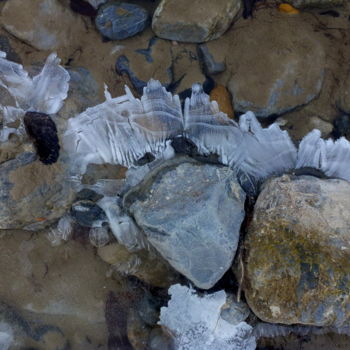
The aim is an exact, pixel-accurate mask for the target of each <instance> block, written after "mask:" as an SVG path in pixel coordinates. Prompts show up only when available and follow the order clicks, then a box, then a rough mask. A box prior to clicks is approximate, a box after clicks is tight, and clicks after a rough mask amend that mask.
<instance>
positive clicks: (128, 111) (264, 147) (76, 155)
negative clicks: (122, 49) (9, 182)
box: [64, 80, 350, 183]
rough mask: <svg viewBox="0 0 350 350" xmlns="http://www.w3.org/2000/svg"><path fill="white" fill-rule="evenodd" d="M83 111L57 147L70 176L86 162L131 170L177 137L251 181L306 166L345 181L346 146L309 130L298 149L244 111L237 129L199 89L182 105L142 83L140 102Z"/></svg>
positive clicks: (126, 99) (348, 171)
mask: <svg viewBox="0 0 350 350" xmlns="http://www.w3.org/2000/svg"><path fill="white" fill-rule="evenodd" d="M105 95H106V101H105V102H103V103H102V104H100V105H97V106H95V107H92V108H88V109H87V110H86V111H85V112H83V113H81V114H80V115H78V116H76V117H75V118H72V119H70V120H69V123H68V129H67V131H66V133H65V135H64V145H65V148H66V149H67V151H68V152H69V153H70V154H71V155H72V158H73V159H74V160H73V161H74V164H75V171H76V172H78V173H80V174H83V173H84V172H85V171H86V167H87V165H88V164H89V163H96V164H103V163H111V164H122V165H124V166H127V167H133V166H136V163H137V161H138V160H139V159H140V158H142V157H143V156H144V155H145V154H146V153H151V154H152V155H153V156H154V157H155V158H162V157H164V153H165V152H166V151H168V150H169V144H170V143H169V140H171V139H174V138H176V137H180V136H182V137H185V138H187V139H188V140H190V141H191V142H192V143H194V144H195V145H196V147H197V151H198V153H199V154H200V155H209V154H217V155H218V156H219V160H220V162H221V163H223V164H225V165H228V166H230V167H232V168H234V169H236V170H237V174H238V175H239V176H240V177H242V176H243V177H244V178H246V179H249V181H251V182H252V183H256V182H258V181H260V180H264V179H265V178H267V177H269V176H272V175H281V174H283V173H285V172H286V171H288V170H292V169H294V168H300V167H314V168H316V169H320V170H322V171H323V172H324V173H325V174H326V175H327V176H333V177H339V178H342V179H345V180H348V181H350V168H349V167H347V166H346V164H349V162H350V142H349V141H347V140H346V139H345V138H341V139H339V140H337V141H333V140H327V141H324V140H323V139H321V136H320V132H319V131H318V130H313V131H312V132H310V133H309V134H307V135H306V136H305V137H304V139H303V140H302V142H301V144H300V146H299V150H297V148H296V147H295V145H294V144H293V142H292V141H291V139H290V137H289V135H288V133H287V132H286V131H282V130H281V129H280V128H279V126H278V125H277V124H276V123H274V124H272V125H270V126H269V127H268V128H263V127H262V126H261V125H260V123H259V122H258V120H257V119H256V117H255V116H254V114H253V113H252V112H247V113H246V114H244V115H242V116H241V117H240V121H239V124H237V123H236V122H234V121H233V120H231V119H229V118H228V117H227V116H226V115H225V114H224V113H222V112H220V110H219V108H218V104H217V103H216V102H215V101H212V102H211V101H210V100H209V96H208V95H206V94H205V93H204V92H203V90H202V88H201V86H200V85H199V84H194V85H193V87H192V96H191V97H190V98H187V99H186V100H185V106H184V112H182V109H181V104H180V101H179V97H178V96H177V95H175V96H172V95H171V93H169V92H167V91H166V90H165V88H164V87H162V86H161V84H160V82H158V81H155V80H150V81H149V83H148V84H147V86H146V87H145V88H144V91H143V96H142V97H141V99H137V98H135V97H134V96H133V95H132V93H131V92H130V90H129V89H128V88H126V94H125V95H123V96H120V97H117V98H111V96H110V94H109V93H108V92H107V91H106V93H105Z"/></svg>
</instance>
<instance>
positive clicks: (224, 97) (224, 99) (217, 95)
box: [210, 85, 235, 119]
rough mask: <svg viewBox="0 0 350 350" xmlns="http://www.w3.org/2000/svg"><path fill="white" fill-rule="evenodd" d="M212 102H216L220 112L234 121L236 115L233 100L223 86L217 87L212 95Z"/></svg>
mask: <svg viewBox="0 0 350 350" xmlns="http://www.w3.org/2000/svg"><path fill="white" fill-rule="evenodd" d="M210 100H211V101H216V102H217V103H218V105H219V108H220V111H221V112H223V113H225V114H226V115H227V116H228V117H229V118H231V119H233V118H234V117H235V114H234V112H233V107H232V99H231V95H230V93H229V92H228V90H227V89H226V88H225V86H223V85H217V86H216V87H215V88H214V89H213V90H212V91H211V93H210Z"/></svg>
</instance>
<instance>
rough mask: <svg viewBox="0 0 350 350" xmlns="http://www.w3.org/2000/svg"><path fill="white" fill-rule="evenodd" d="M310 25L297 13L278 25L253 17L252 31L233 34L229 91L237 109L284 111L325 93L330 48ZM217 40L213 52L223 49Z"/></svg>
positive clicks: (282, 17) (277, 21)
mask: <svg viewBox="0 0 350 350" xmlns="http://www.w3.org/2000/svg"><path fill="white" fill-rule="evenodd" d="M299 24H300V25H299ZM305 26H306V24H305V21H302V20H301V19H299V18H297V17H295V16H293V18H290V19H289V20H288V21H287V20H286V17H285V15H282V14H281V15H279V16H277V17H276V18H274V25H273V26H271V24H270V23H269V21H268V20H266V21H257V22H254V21H253V22H252V23H251V25H250V26H249V27H247V29H246V30H241V31H238V32H236V31H230V33H228V34H227V37H225V40H226V41H227V43H226V44H227V45H229V46H228V47H229V48H230V51H227V64H228V65H229V66H230V67H231V72H232V75H231V79H230V81H229V83H228V89H229V90H230V92H231V94H232V98H233V105H234V108H235V111H238V112H243V113H244V112H247V111H248V110H250V111H253V112H254V113H255V114H256V115H257V116H259V117H268V116H270V115H276V114H277V115H279V114H283V113H285V112H288V111H291V110H293V109H294V108H296V107H298V106H302V105H305V104H307V103H309V102H310V101H312V100H313V99H315V98H316V97H317V96H318V95H319V93H320V91H321V87H322V84H323V77H324V68H325V51H324V48H323V46H322V41H321V38H320V37H319V35H318V33H315V32H314V31H313V29H312V27H311V26H310V27H309V28H308V27H305ZM291 28H293V29H292V30H291ZM306 28H308V29H306ZM306 30H308V35H307V36H305V31H306ZM240 43H249V45H248V44H247V45H241V44H240ZM213 44H215V47H213V46H210V48H211V49H212V50H215V49H217V50H220V47H221V46H222V44H221V46H220V42H219V40H218V42H217V43H213ZM236 51H238V52H237V53H235V52H236ZM306 72H307V74H306ZM252 86H253V87H254V88H252Z"/></svg>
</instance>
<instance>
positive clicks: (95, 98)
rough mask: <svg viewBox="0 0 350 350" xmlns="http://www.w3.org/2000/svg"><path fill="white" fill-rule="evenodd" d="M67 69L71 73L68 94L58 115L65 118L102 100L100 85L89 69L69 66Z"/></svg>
mask: <svg viewBox="0 0 350 350" xmlns="http://www.w3.org/2000/svg"><path fill="white" fill-rule="evenodd" d="M67 71H68V73H69V75H70V81H69V91H68V96H67V98H66V99H65V101H64V104H63V106H62V108H61V109H60V111H59V112H58V115H59V116H60V117H63V118H65V119H67V118H72V117H74V116H75V115H77V114H79V113H81V112H83V111H85V110H86V109H87V108H88V107H92V106H96V105H97V104H99V103H101V102H102V101H101V99H100V98H99V85H98V83H97V81H96V80H95V79H94V77H93V76H92V75H91V73H90V72H89V70H88V69H86V68H84V67H74V68H70V67H69V68H67Z"/></svg>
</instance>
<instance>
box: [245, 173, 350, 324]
mask: <svg viewBox="0 0 350 350" xmlns="http://www.w3.org/2000/svg"><path fill="white" fill-rule="evenodd" d="M349 209H350V183H349V182H347V181H343V180H339V179H319V178H316V177H312V176H300V177H295V176H290V175H284V176H282V177H279V178H273V179H271V180H269V181H268V182H267V183H265V185H264V187H263V190H262V192H261V193H260V195H259V197H258V200H257V202H256V204H255V208H254V216H253V219H252V222H251V224H250V227H249V230H248V235H247V239H246V248H247V253H246V266H245V283H244V292H245V296H246V299H247V301H248V304H249V306H250V308H251V309H252V310H253V312H254V313H255V314H256V315H257V316H258V317H259V318H260V319H262V320H264V321H267V322H274V323H284V324H293V323H300V324H306V325H315V326H335V327H341V326H345V325H349V321H350V317H349V310H350V278H349V274H350V215H349Z"/></svg>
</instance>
